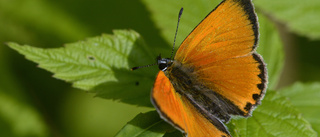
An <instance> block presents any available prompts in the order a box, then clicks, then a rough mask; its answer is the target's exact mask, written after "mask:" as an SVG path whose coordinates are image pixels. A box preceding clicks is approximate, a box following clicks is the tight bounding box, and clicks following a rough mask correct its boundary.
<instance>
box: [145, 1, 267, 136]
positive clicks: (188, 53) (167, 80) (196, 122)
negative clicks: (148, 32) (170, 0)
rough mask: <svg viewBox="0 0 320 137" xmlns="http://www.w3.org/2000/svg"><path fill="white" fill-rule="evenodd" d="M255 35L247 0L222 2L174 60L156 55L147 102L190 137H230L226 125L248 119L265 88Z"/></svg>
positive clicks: (188, 39)
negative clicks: (234, 118) (233, 119)
mask: <svg viewBox="0 0 320 137" xmlns="http://www.w3.org/2000/svg"><path fill="white" fill-rule="evenodd" d="M179 17H180V15H179ZM178 23H179V21H178ZM258 37H259V31H258V22H257V16H256V14H255V12H254V7H253V4H252V2H251V0H223V1H222V2H221V3H220V4H219V5H218V6H217V7H216V8H215V9H214V10H213V11H211V12H210V13H209V14H208V15H207V16H206V17H205V18H204V19H203V20H202V21H201V23H200V24H198V26H197V27H196V28H194V30H193V31H192V32H191V33H190V34H189V35H188V36H187V37H186V38H185V40H184V41H183V42H182V44H181V45H180V47H179V48H178V50H177V52H176V54H175V56H174V59H171V58H161V57H160V56H159V57H158V63H157V64H158V67H159V69H160V71H159V73H158V74H157V76H156V80H155V82H154V86H153V89H152V92H151V102H152V104H153V105H154V106H155V108H156V110H157V111H158V113H159V115H160V116H161V118H162V119H164V120H165V121H166V122H168V123H170V124H171V125H172V126H174V127H175V128H176V129H178V130H180V131H181V132H182V133H183V134H184V135H185V136H188V137H207V136H208V137H228V136H231V135H230V133H229V131H228V130H227V128H226V126H225V125H224V123H227V122H228V121H229V120H230V118H231V116H232V115H236V116H243V117H249V116H250V115H251V113H252V111H253V109H254V108H255V107H256V106H257V105H259V104H260V102H261V100H262V98H263V97H264V94H265V91H266V88H267V70H266V65H265V63H264V61H263V59H262V57H261V56H260V55H259V54H258V53H256V51H255V50H256V48H257V43H258Z"/></svg>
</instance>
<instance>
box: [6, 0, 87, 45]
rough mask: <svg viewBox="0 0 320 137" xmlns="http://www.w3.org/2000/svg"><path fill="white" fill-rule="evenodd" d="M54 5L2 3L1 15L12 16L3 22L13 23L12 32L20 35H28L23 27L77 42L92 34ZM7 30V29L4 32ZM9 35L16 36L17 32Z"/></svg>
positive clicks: (20, 1) (37, 0)
mask: <svg viewBox="0 0 320 137" xmlns="http://www.w3.org/2000/svg"><path fill="white" fill-rule="evenodd" d="M54 5H55V4H52V3H51V2H47V1H42V0H28V1H23V0H15V1H10V2H8V1H6V0H1V1H0V9H1V15H2V14H4V15H10V16H4V18H3V21H4V22H8V23H11V24H10V27H12V28H11V29H10V30H11V31H12V29H14V30H15V31H19V32H20V33H26V32H24V31H26V30H23V29H21V27H23V26H27V28H28V30H29V29H30V28H31V29H32V30H33V31H34V30H38V31H42V33H46V34H48V32H49V33H50V34H56V35H54V36H55V37H56V39H57V37H59V38H61V39H64V40H76V39H79V38H84V37H85V36H86V35H88V34H91V32H90V31H89V30H88V29H86V27H85V26H84V25H83V24H81V22H79V21H77V20H76V19H75V18H74V17H73V16H70V15H67V14H66V13H65V12H64V11H62V10H61V7H55V6H54ZM17 7H19V8H17ZM0 18H1V16H0ZM7 29H8V28H5V29H4V30H7ZM20 29H21V30H20ZM29 31H30V30H29ZM8 33H12V34H14V33H16V32H8ZM12 34H11V35H12ZM26 34H29V35H30V34H32V33H30V32H28V33H26ZM14 35H18V34H14ZM23 37H26V38H28V37H32V36H23ZM44 37H45V36H44Z"/></svg>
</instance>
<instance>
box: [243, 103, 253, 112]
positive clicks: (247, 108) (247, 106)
mask: <svg viewBox="0 0 320 137" xmlns="http://www.w3.org/2000/svg"><path fill="white" fill-rule="evenodd" d="M251 107H252V104H251V103H249V102H248V103H247V105H246V106H245V107H244V109H245V110H247V111H249V110H250V109H251Z"/></svg>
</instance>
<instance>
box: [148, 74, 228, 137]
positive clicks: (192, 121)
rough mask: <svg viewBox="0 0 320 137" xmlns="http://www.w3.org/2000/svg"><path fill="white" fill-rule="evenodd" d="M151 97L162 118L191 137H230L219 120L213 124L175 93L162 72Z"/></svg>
mask: <svg viewBox="0 0 320 137" xmlns="http://www.w3.org/2000/svg"><path fill="white" fill-rule="evenodd" d="M151 96H152V97H151V98H152V103H153V104H154V106H156V108H157V110H158V112H159V114H161V117H162V118H163V119H164V120H166V121H167V122H169V123H170V124H172V125H173V126H175V127H177V128H178V129H180V130H181V131H182V132H184V133H187V135H188V136H189V137H213V136H217V137H223V136H224V137H227V136H230V134H229V133H228V131H227V129H226V128H225V127H224V125H223V124H222V123H221V122H220V121H219V120H218V119H214V120H215V121H212V123H211V122H210V121H209V120H208V119H207V118H206V117H205V116H203V115H202V114H201V113H199V111H198V110H197V109H196V108H195V107H194V106H193V105H192V104H191V103H190V101H189V100H187V99H186V98H185V97H183V96H181V95H180V94H178V93H177V92H175V90H174V88H173V86H172V84H171V83H170V81H169V79H168V78H167V77H166V76H165V74H164V72H162V71H160V72H159V73H158V76H157V78H156V81H155V84H154V88H153V91H152V94H151ZM219 128H220V129H219Z"/></svg>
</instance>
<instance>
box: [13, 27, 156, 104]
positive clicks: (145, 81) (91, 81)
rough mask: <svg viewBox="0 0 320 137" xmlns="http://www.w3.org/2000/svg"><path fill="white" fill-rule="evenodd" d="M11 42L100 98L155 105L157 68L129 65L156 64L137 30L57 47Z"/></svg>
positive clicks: (35, 59) (37, 61) (123, 31)
mask: <svg viewBox="0 0 320 137" xmlns="http://www.w3.org/2000/svg"><path fill="white" fill-rule="evenodd" d="M8 45H9V46H10V47H11V48H13V49H15V50H17V51H18V52H20V53H21V54H23V55H25V56H26V58H27V59H29V60H31V61H33V62H36V63H38V64H39V67H41V68H44V69H46V70H48V71H50V72H52V73H54V77H56V78H58V79H62V80H65V81H67V82H71V83H72V84H73V86H74V87H76V88H80V89H83V90H88V91H91V92H94V93H96V96H98V97H103V98H107V99H119V100H120V101H122V102H125V103H129V104H136V105H141V106H152V105H151V103H150V99H149V98H150V87H152V85H153V81H154V78H155V75H156V71H157V68H155V67H152V68H149V69H148V70H147V71H145V70H144V69H140V70H136V71H130V68H132V67H134V66H141V65H147V64H151V63H154V62H155V60H154V58H155V57H156V55H153V54H152V52H150V50H149V48H148V47H147V46H146V45H145V43H144V41H143V40H142V38H141V37H140V35H139V34H138V33H136V32H134V31H125V30H116V31H114V35H102V36H100V37H94V38H89V39H87V40H86V41H79V42H76V43H70V44H66V45H65V47H62V48H55V49H41V48H35V47H31V46H27V45H25V46H20V45H18V44H16V43H8Z"/></svg>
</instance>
